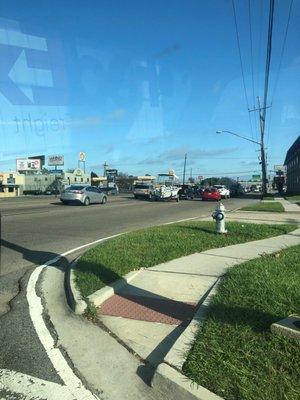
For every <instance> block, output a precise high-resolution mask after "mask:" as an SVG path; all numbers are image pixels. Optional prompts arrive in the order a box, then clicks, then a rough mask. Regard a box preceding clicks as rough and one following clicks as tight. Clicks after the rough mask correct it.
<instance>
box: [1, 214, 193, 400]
mask: <svg viewBox="0 0 300 400" xmlns="http://www.w3.org/2000/svg"><path fill="white" fill-rule="evenodd" d="M197 218H199V217H192V218H186V219H181V220H178V221H172V222H168V223H165V224H163V225H168V224H174V223H176V222H183V221H189V220H193V219H197ZM125 233H127V232H123V233H118V234H116V235H111V236H107V237H105V238H101V239H98V240H94V241H93V242H90V243H87V244H84V245H82V246H78V247H76V248H74V249H71V250H69V251H66V252H64V253H62V254H60V255H58V256H57V257H55V258H53V259H51V260H49V261H47V262H46V263H45V264H43V265H40V266H38V267H36V269H35V270H34V271H33V272H32V274H31V276H30V278H29V281H28V284H27V293H26V297H27V301H28V306H29V314H30V317H31V320H32V323H33V326H34V329H35V331H36V333H37V335H38V337H39V340H40V342H41V344H42V345H43V347H44V349H45V351H46V353H47V355H48V357H49V359H50V361H51V363H52V365H53V367H54V368H55V370H56V372H57V374H58V375H59V377H60V378H61V379H62V381H63V382H64V384H65V386H63V385H58V384H55V383H53V382H48V381H43V380H41V379H38V378H33V377H30V376H29V375H25V374H20V373H17V372H14V371H8V370H0V388H2V389H6V390H8V391H9V390H11V391H12V392H15V393H20V394H22V395H24V396H25V399H27V398H28V399H29V398H32V396H33V395H35V393H37V394H38V395H42V396H45V395H46V398H47V399H57V398H62V399H64V400H69V398H70V399H72V400H74V399H78V400H92V399H93V400H95V399H98V397H97V396H96V395H94V394H92V393H91V392H90V391H89V390H87V389H86V388H85V387H84V386H83V384H82V382H81V380H80V379H79V378H78V377H77V376H76V375H75V374H74V372H73V370H72V369H71V367H70V366H69V365H68V363H67V362H66V360H65V358H64V356H63V355H62V353H61V351H60V350H59V348H57V347H55V343H54V340H53V337H52V335H51V333H50V332H49V330H48V328H47V326H46V324H45V322H44V319H43V316H42V314H43V305H42V302H41V298H40V297H39V296H38V295H37V293H36V284H37V281H38V279H39V276H40V274H41V272H42V271H43V269H44V268H46V267H48V266H49V265H51V264H54V263H55V262H57V261H59V260H60V259H61V258H62V257H65V256H68V255H69V254H71V253H74V252H76V251H78V250H81V249H84V248H86V247H88V246H92V245H94V244H97V243H101V242H104V241H106V240H108V239H113V238H115V237H118V236H120V235H124V234H125ZM60 393H61V395H59V394H60ZM28 396H30V397H28ZM37 399H38V397H37Z"/></svg>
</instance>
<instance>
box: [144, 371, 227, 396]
mask: <svg viewBox="0 0 300 400" xmlns="http://www.w3.org/2000/svg"><path fill="white" fill-rule="evenodd" d="M151 386H152V387H153V388H155V390H156V391H157V392H159V393H161V395H162V398H165V399H176V400H223V399H222V397H219V396H217V395H216V394H214V393H212V392H210V391H209V390H207V389H205V388H204V387H202V386H197V385H196V384H194V383H192V381H191V380H190V379H188V378H187V377H185V376H184V375H183V374H181V373H180V372H178V371H176V370H175V369H174V368H172V367H170V366H169V365H168V364H166V363H162V364H159V366H158V367H157V369H156V371H155V374H154V377H153V379H152V382H151Z"/></svg>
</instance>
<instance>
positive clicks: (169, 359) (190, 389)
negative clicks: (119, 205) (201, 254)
mask: <svg viewBox="0 0 300 400" xmlns="http://www.w3.org/2000/svg"><path fill="white" fill-rule="evenodd" d="M220 279H221V278H219V279H218V280H217V281H216V282H215V284H214V285H213V287H212V288H211V289H210V291H209V292H208V294H207V295H206V297H205V300H204V301H203V303H202V304H201V305H200V307H199V309H198V310H197V312H196V313H195V315H194V318H193V319H192V321H191V322H190V323H189V325H188V326H187V327H186V329H185V330H184V332H183V333H182V334H181V335H180V336H179V338H178V339H177V340H176V342H175V343H174V345H173V346H172V347H171V349H170V350H169V352H168V353H167V355H166V356H165V358H164V361H163V362H162V363H161V364H159V366H158V367H157V369H156V371H155V373H154V376H153V378H152V382H151V386H152V387H153V388H155V390H157V391H158V392H161V393H164V391H167V392H168V393H170V395H171V398H176V399H178V400H222V397H219V396H217V395H216V394H214V393H213V392H211V391H210V390H208V389H206V388H204V387H203V386H198V385H197V384H195V383H193V382H192V381H191V380H190V379H189V378H187V377H186V376H185V375H183V374H182V373H181V372H180V371H182V367H183V364H184V362H185V360H186V355H187V353H188V351H189V350H190V348H191V347H192V345H193V343H194V339H195V335H196V333H197V330H198V327H199V323H201V322H202V321H203V320H204V318H205V316H206V313H207V310H208V305H209V303H210V302H211V299H212V297H213V296H214V295H215V294H216V292H217V289H218V286H219V283H220Z"/></svg>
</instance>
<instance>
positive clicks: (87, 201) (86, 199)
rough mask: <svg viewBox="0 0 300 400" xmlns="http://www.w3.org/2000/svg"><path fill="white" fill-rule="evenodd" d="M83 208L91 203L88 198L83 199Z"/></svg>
mask: <svg viewBox="0 0 300 400" xmlns="http://www.w3.org/2000/svg"><path fill="white" fill-rule="evenodd" d="M83 204H84V205H85V206H89V205H90V204H91V202H90V199H89V198H88V197H86V198H85V199H84V203H83Z"/></svg>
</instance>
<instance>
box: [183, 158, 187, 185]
mask: <svg viewBox="0 0 300 400" xmlns="http://www.w3.org/2000/svg"><path fill="white" fill-rule="evenodd" d="M186 159H187V154H186V153H185V155H184V165H183V179H182V184H183V185H184V183H185V170H186Z"/></svg>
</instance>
